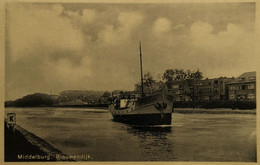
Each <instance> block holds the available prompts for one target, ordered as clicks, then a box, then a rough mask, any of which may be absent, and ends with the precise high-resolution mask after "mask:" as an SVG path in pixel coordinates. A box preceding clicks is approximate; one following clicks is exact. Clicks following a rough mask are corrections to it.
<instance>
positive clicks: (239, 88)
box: [227, 72, 256, 100]
mask: <svg viewBox="0 0 260 165" xmlns="http://www.w3.org/2000/svg"><path fill="white" fill-rule="evenodd" d="M227 87H228V99H229V100H256V72H246V73H243V74H242V75H240V76H239V77H238V78H237V79H235V80H234V81H232V82H229V83H227Z"/></svg>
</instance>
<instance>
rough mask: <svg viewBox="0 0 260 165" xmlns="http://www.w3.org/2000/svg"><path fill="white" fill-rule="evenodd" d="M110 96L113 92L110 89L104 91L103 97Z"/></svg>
mask: <svg viewBox="0 0 260 165" xmlns="http://www.w3.org/2000/svg"><path fill="white" fill-rule="evenodd" d="M109 96H111V93H110V92H108V91H106V92H104V94H103V95H102V97H109Z"/></svg>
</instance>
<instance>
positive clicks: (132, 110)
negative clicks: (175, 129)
mask: <svg viewBox="0 0 260 165" xmlns="http://www.w3.org/2000/svg"><path fill="white" fill-rule="evenodd" d="M139 46H140V69H141V94H140V96H139V97H138V96H137V95H133V94H132V95H131V94H128V95H126V94H121V95H119V96H117V98H116V99H115V100H113V102H112V104H110V105H109V110H110V112H111V113H112V116H113V120H114V121H118V122H123V123H127V124H131V125H171V122H172V112H173V101H172V100H173V99H172V98H171V97H170V96H169V95H168V92H167V90H165V89H161V90H159V91H157V92H154V93H152V94H145V93H144V87H143V72H142V51H141V42H140V43H139Z"/></svg>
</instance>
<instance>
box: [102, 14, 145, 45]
mask: <svg viewBox="0 0 260 165" xmlns="http://www.w3.org/2000/svg"><path fill="white" fill-rule="evenodd" d="M143 19H144V17H143V15H142V14H141V13H138V12H120V13H119V15H118V22H119V26H118V27H115V26H114V25H106V26H105V28H104V29H103V30H102V31H101V32H100V33H99V39H100V40H101V41H103V42H104V43H105V44H109V45H118V44H119V43H124V42H126V41H128V40H129V39H130V36H131V34H132V32H133V30H134V29H135V28H137V27H138V26H139V25H140V24H141V23H142V21H143Z"/></svg>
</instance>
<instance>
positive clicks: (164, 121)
mask: <svg viewBox="0 0 260 165" xmlns="http://www.w3.org/2000/svg"><path fill="white" fill-rule="evenodd" d="M113 118H114V121H118V122H123V123H126V124H131V125H170V124H171V121H172V113H165V114H163V117H161V114H160V113H156V114H133V115H114V116H113Z"/></svg>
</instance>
